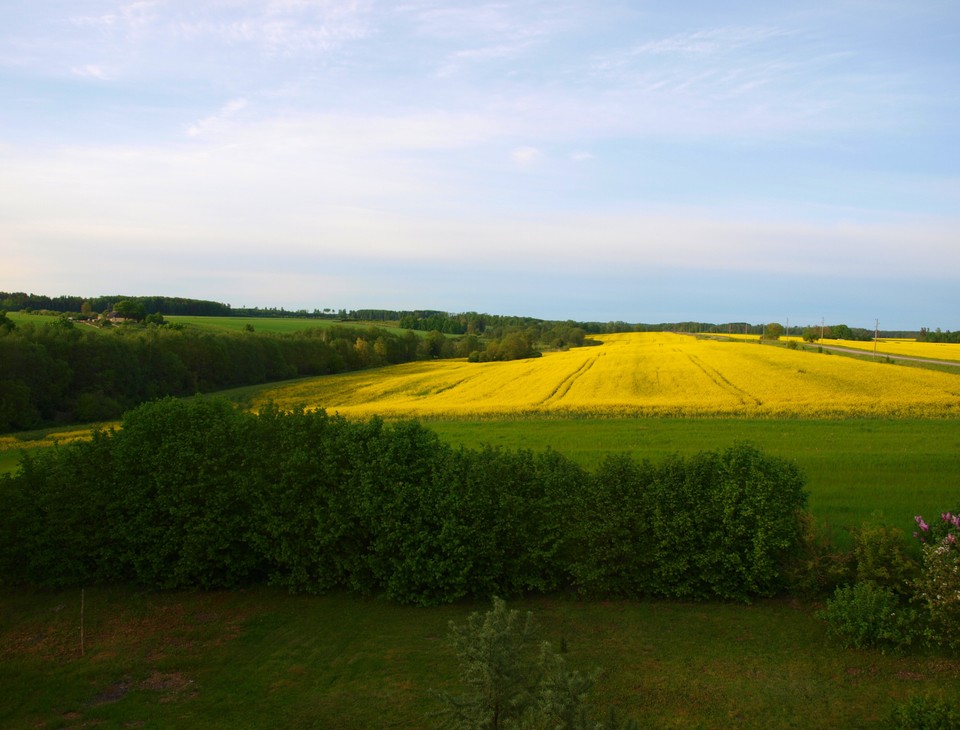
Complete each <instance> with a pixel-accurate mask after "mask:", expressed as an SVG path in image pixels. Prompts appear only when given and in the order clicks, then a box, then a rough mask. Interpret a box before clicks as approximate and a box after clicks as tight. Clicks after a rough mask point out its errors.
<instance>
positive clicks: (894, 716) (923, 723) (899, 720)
mask: <svg viewBox="0 0 960 730" xmlns="http://www.w3.org/2000/svg"><path fill="white" fill-rule="evenodd" d="M887 727H889V728H890V730H960V710H958V709H957V707H956V703H951V702H949V701H947V700H946V699H944V698H943V697H935V696H932V695H915V696H914V697H911V698H910V699H909V700H908V701H907V702H904V703H902V704H900V705H897V706H896V707H895V708H894V709H893V712H892V713H891V714H890V721H889V723H888V724H887Z"/></svg>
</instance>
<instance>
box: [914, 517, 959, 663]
mask: <svg viewBox="0 0 960 730" xmlns="http://www.w3.org/2000/svg"><path fill="white" fill-rule="evenodd" d="M916 520H917V526H918V528H919V531H918V533H916V534H917V536H918V537H919V538H920V539H921V540H923V561H922V568H921V571H920V576H919V577H918V578H917V581H916V583H915V588H916V592H917V598H918V599H919V601H920V602H921V605H922V606H923V608H924V609H925V611H926V614H927V619H928V625H927V639H928V640H929V641H930V642H931V643H933V644H938V645H941V646H946V647H950V648H953V649H956V648H960V514H953V513H950V512H944V513H943V514H941V515H940V522H939V523H935V524H934V525H928V524H927V523H926V522H925V521H924V520H923V518H922V517H920V516H919V515H918V516H917V518H916Z"/></svg>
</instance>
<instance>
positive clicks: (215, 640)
mask: <svg viewBox="0 0 960 730" xmlns="http://www.w3.org/2000/svg"><path fill="white" fill-rule="evenodd" d="M509 606H510V607H511V608H518V609H521V610H529V611H531V612H533V614H534V617H535V619H536V621H537V623H538V624H539V626H540V634H539V635H540V638H541V639H544V640H547V641H550V642H551V643H552V644H553V645H554V646H555V647H557V646H561V644H562V645H563V646H565V647H566V649H567V651H566V654H565V655H564V656H565V658H566V660H567V662H568V665H569V666H571V667H572V668H574V669H580V670H583V671H589V670H590V669H593V668H600V669H601V670H602V674H601V678H600V680H599V682H598V683H597V685H596V687H595V688H594V691H593V692H592V694H591V695H590V704H591V705H592V707H594V708H595V710H596V712H597V716H598V717H599V716H601V715H602V714H603V713H605V711H606V709H607V708H608V707H610V706H614V707H616V708H617V709H618V711H619V713H620V716H621V717H627V716H629V717H633V718H635V719H636V720H637V721H639V722H640V726H641V727H653V728H764V729H769V728H880V727H883V726H884V724H883V723H884V721H885V720H886V718H887V717H888V716H889V714H890V712H891V711H892V708H893V707H894V706H895V705H896V704H898V703H901V702H904V701H906V700H907V699H908V698H910V697H913V696H916V695H932V696H940V697H957V696H958V695H960V660H958V659H957V658H956V657H944V656H938V655H935V654H926V653H921V652H912V653H909V654H899V655H898V654H890V653H887V654H883V653H880V652H877V651H855V650H848V649H841V648H838V647H837V646H836V645H835V644H834V643H832V642H831V641H829V639H828V637H827V635H826V629H825V625H824V624H823V623H822V622H821V621H820V620H819V619H817V618H816V617H815V616H814V615H813V610H812V608H811V607H810V606H805V605H800V604H796V603H792V602H788V601H778V600H769V601H761V602H758V603H756V604H753V605H750V606H742V605H726V604H706V605H704V604H688V603H666V602H654V601H650V602H646V601H609V602H605V601H595V602H582V601H578V600H576V599H574V598H572V597H565V596H556V597H549V598H535V599H529V600H521V601H516V602H512V603H510V604H509ZM487 607H488V606H487V605H484V604H464V605H453V606H445V607H441V608H431V609H423V608H409V607H399V606H393V605H389V604H386V603H383V602H380V601H377V600H367V599H359V598H353V597H348V596H342V595H333V596H327V597H295V596H289V595H285V594H283V593H281V592H278V591H275V590H271V589H264V588H257V589H251V590H248V591H234V592H224V593H200V592H186V593H140V592H137V591H135V590H132V589H124V588H110V589H107V588H98V589H89V590H86V591H84V595H83V620H82V626H83V629H84V634H83V643H82V644H81V640H80V639H81V637H80V627H81V614H80V610H81V594H80V592H79V591H71V592H58V593H45V592H31V591H18V592H0V612H2V615H3V617H4V621H3V623H2V625H0V659H2V661H0V725H2V726H3V727H11V728H13V727H32V728H67V727H93V726H101V727H116V728H123V727H146V728H197V727H203V728H229V729H230V730H239V729H241V728H262V727H285V728H337V729H342V730H349V729H352V728H355V729H357V730H360V729H364V730H365V729H367V728H388V727H389V728H428V727H434V726H435V725H434V724H433V722H432V721H431V719H430V718H429V713H431V712H432V711H435V710H436V709H437V708H438V707H439V705H438V701H437V699H436V697H435V696H434V695H433V692H434V691H437V690H449V691H456V690H457V665H456V658H455V656H454V654H453V651H452V649H451V648H450V647H449V646H448V644H447V641H446V637H447V634H448V622H450V621H455V622H457V623H462V622H463V621H464V619H465V618H466V616H467V615H468V614H469V613H470V612H472V611H475V610H485V609H486V608H487Z"/></svg>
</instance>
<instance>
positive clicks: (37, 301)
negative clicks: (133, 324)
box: [0, 292, 233, 317]
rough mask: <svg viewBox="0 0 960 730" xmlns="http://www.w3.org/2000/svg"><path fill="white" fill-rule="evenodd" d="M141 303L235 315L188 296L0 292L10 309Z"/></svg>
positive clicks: (147, 307)
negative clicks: (64, 294) (49, 295)
mask: <svg viewBox="0 0 960 730" xmlns="http://www.w3.org/2000/svg"><path fill="white" fill-rule="evenodd" d="M122 301H129V302H139V303H140V304H142V305H143V309H144V313H145V314H157V313H161V314H168V315H187V316H194V317H226V316H230V315H232V314H233V312H232V310H231V309H230V305H229V304H221V303H220V302H210V301H204V300H202V299H185V298H183V297H159V296H157V297H131V296H123V295H120V294H117V295H114V296H99V297H75V296H58V297H48V296H43V295H40V294H25V293H24V292H0V309H2V310H6V311H8V312H20V311H24V310H26V311H28V312H40V311H47V312H53V313H59V314H66V313H76V314H87V313H90V312H97V313H101V312H109V311H111V310H113V309H114V308H115V307H116V305H117V303H118V302H122Z"/></svg>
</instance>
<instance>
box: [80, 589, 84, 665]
mask: <svg viewBox="0 0 960 730" xmlns="http://www.w3.org/2000/svg"><path fill="white" fill-rule="evenodd" d="M83 599H84V595H83V588H81V589H80V656H84V650H83V602H84V601H83Z"/></svg>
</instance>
